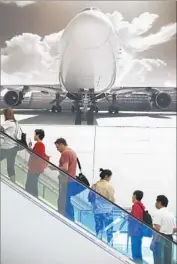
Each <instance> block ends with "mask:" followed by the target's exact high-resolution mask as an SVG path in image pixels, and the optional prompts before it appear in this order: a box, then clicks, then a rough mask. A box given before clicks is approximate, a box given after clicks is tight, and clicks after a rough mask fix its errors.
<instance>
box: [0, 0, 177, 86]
mask: <svg viewBox="0 0 177 264" xmlns="http://www.w3.org/2000/svg"><path fill="white" fill-rule="evenodd" d="M12 2H13V3H12ZM88 6H94V7H98V8H99V9H101V10H102V11H103V12H104V13H105V14H106V15H107V16H109V18H110V19H111V21H112V23H113V24H114V26H115V28H116V32H117V36H118V39H119V42H120V43H121V46H122V49H123V52H122V55H121V56H122V60H121V63H122V64H123V72H122V73H121V74H120V72H117V80H116V85H120V86H135V87H136V86H158V87H160V86H170V87H176V2H175V1H130V2H128V1H115V2H113V1H105V2H102V1H99V2H97V1H55V2H54V1H43V2H42V1H37V2H35V1H0V48H1V84H4V85H5V84H13V85H15V84H56V83H58V67H57V66H58V60H59V54H58V46H59V41H60V37H61V35H62V32H63V29H64V28H65V27H66V25H67V24H68V23H69V22H70V21H71V19H72V18H73V17H74V16H75V15H76V14H77V13H78V12H80V11H81V10H82V9H84V8H85V7H88Z"/></svg>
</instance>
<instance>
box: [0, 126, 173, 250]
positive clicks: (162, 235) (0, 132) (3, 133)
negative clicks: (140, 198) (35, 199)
mask: <svg viewBox="0 0 177 264" xmlns="http://www.w3.org/2000/svg"><path fill="white" fill-rule="evenodd" d="M0 134H2V135H4V136H5V137H8V138H9V139H10V140H12V141H14V142H15V143H16V144H17V145H20V146H21V147H23V148H24V149H26V150H27V151H28V152H30V153H31V154H33V155H35V156H37V157H38V158H41V159H42V160H44V161H46V162H47V163H48V164H50V165H51V166H53V167H54V168H56V170H58V171H59V172H62V173H63V174H65V175H67V176H68V177H69V178H70V179H72V180H74V181H76V182H78V183H79V184H81V185H83V186H84V187H86V188H87V189H89V190H90V191H92V192H93V193H95V194H96V195H97V196H100V197H102V198H103V199H104V200H107V201H108V202H109V203H111V204H112V205H114V206H115V207H117V208H119V209H120V210H121V211H123V212H124V213H126V214H127V216H130V217H131V218H133V219H135V220H136V221H138V222H139V223H141V224H143V225H144V226H146V227H148V228H149V229H150V230H152V231H153V232H155V233H157V234H159V235H160V236H161V237H163V238H165V239H166V240H168V241H170V242H171V243H172V244H175V245H177V242H175V241H172V240H171V239H169V238H168V237H167V236H165V235H164V234H162V233H160V232H159V231H157V230H156V229H155V228H153V227H151V226H149V225H148V224H146V223H145V222H144V221H142V220H140V219H138V218H136V217H135V216H133V215H132V214H131V213H129V212H128V211H126V210H125V209H124V208H123V207H121V206H119V205H117V204H115V203H113V202H111V201H110V200H108V199H107V198H105V197H104V196H103V195H101V194H98V193H97V192H96V191H95V190H93V189H92V188H91V187H88V186H87V185H85V184H83V183H82V182H80V181H79V180H78V179H77V178H73V177H72V176H71V175H69V174H68V173H67V172H66V171H64V170H62V169H60V168H59V167H57V166H56V165H55V164H53V163H52V162H51V161H49V160H46V159H44V158H43V157H41V156H40V155H38V154H36V153H35V152H34V151H33V150H31V149H28V148H27V147H25V146H24V145H23V144H21V143H20V142H18V141H17V140H15V139H14V138H12V137H10V136H9V135H7V134H6V133H5V132H3V131H0Z"/></svg>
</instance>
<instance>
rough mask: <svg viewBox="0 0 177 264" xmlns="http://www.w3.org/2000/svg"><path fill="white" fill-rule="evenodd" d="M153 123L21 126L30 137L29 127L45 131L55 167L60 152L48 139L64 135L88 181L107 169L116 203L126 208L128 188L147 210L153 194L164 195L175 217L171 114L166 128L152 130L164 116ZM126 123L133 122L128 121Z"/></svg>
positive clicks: (52, 140) (129, 196) (151, 202)
mask: <svg viewBox="0 0 177 264" xmlns="http://www.w3.org/2000/svg"><path fill="white" fill-rule="evenodd" d="M136 118H137V117H136ZM158 121H159V122H162V123H158V124H155V122H157V120H156V119H155V118H154V119H153V120H151V122H152V123H151V125H152V127H149V128H145V127H142V128H140V127H96V133H95V127H88V126H87V127H86V126H79V128H78V126H67V127H66V126H51V125H50V126H49V125H41V124H40V125H24V126H23V128H24V131H25V132H27V134H28V137H30V138H32V137H33V131H34V129H35V128H43V129H44V130H45V132H46V137H45V140H44V142H45V144H46V147H47V154H48V155H50V156H51V161H52V162H53V163H54V164H57V165H58V162H59V157H60V154H59V153H58V152H57V151H56V148H55V145H54V141H55V140H56V139H57V138H59V137H64V138H66V139H67V141H68V144H69V145H70V146H71V147H72V148H73V149H74V150H76V152H77V154H78V156H79V158H80V160H81V163H82V167H83V172H84V173H85V175H86V176H87V177H88V178H89V180H90V182H91V183H92V182H95V181H96V180H98V178H99V168H102V167H103V168H109V169H111V170H112V171H113V177H112V183H113V185H114V188H115V193H116V202H117V204H119V205H120V206H122V207H130V206H131V197H132V193H133V191H134V190H136V189H141V190H143V191H144V203H145V205H146V207H147V209H148V210H150V212H151V213H152V214H153V213H154V211H155V206H154V204H155V199H156V197H157V195H159V194H164V195H166V196H167V197H168V198H169V210H171V211H173V213H174V214H175V215H176V184H175V183H176V129H175V127H173V125H174V124H175V122H176V117H175V116H174V118H173V120H168V119H167V121H168V122H167V121H166V122H167V126H169V127H167V128H162V127H161V128H155V126H156V125H157V127H158V125H159V126H164V122H165V121H164V119H162V121H161V120H158ZM122 122H123V121H122ZM126 122H127V121H126ZM131 122H132V123H131ZM141 122H142V126H145V124H146V122H147V124H148V122H149V120H148V119H146V118H145V120H144V119H143V120H142V119H141ZM137 124H138V125H141V124H139V123H138V122H137ZM122 125H123V124H122ZM129 125H130V126H131V125H133V121H131V119H130V123H129ZM170 126H172V127H170ZM95 136H96V140H95ZM94 154H95V156H93V155H94Z"/></svg>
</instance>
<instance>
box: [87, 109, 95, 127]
mask: <svg viewBox="0 0 177 264" xmlns="http://www.w3.org/2000/svg"><path fill="white" fill-rule="evenodd" d="M93 123H94V111H93V110H89V111H88V112H87V125H90V126H92V125H93Z"/></svg>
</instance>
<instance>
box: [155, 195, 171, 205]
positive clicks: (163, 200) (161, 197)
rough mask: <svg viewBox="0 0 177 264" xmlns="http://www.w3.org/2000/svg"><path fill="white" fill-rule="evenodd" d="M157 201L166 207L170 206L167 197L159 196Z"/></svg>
mask: <svg viewBox="0 0 177 264" xmlns="http://www.w3.org/2000/svg"><path fill="white" fill-rule="evenodd" d="M156 201H157V202H160V203H161V205H162V206H164V207H167V206H168V198H167V197H166V196H165V195H158V196H157V199H156Z"/></svg>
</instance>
